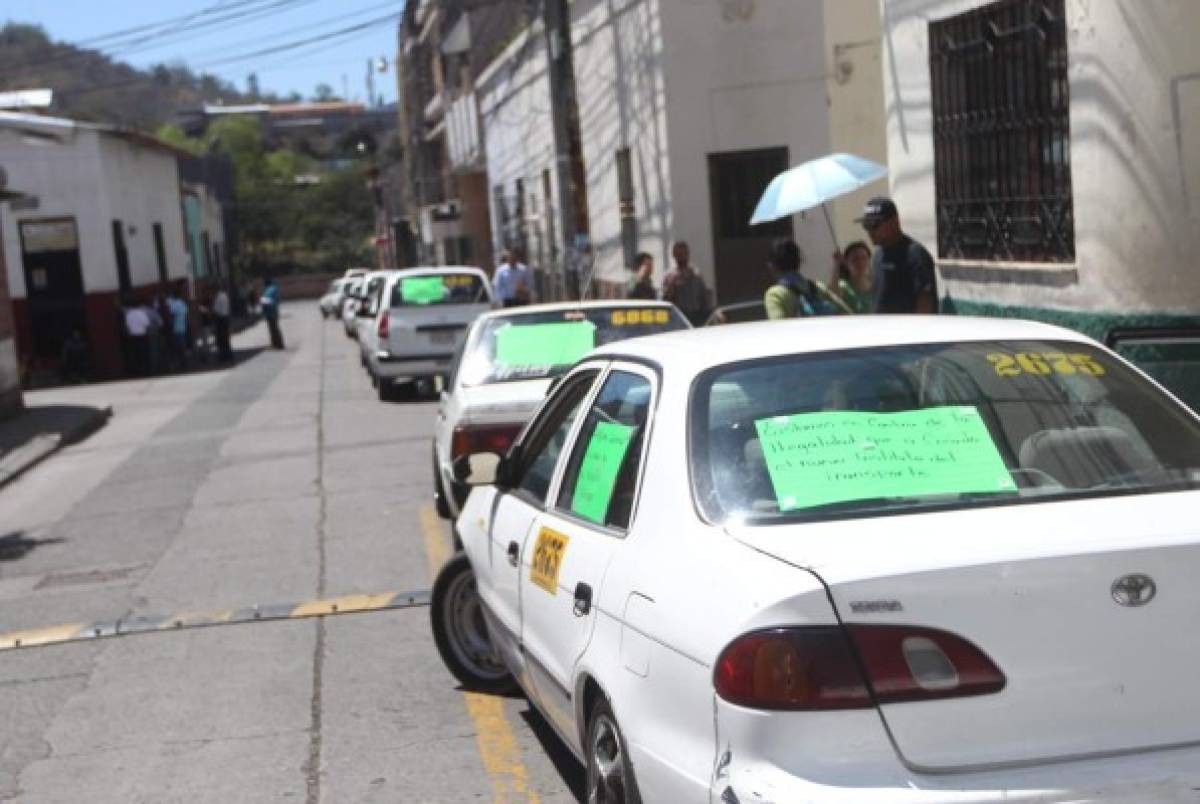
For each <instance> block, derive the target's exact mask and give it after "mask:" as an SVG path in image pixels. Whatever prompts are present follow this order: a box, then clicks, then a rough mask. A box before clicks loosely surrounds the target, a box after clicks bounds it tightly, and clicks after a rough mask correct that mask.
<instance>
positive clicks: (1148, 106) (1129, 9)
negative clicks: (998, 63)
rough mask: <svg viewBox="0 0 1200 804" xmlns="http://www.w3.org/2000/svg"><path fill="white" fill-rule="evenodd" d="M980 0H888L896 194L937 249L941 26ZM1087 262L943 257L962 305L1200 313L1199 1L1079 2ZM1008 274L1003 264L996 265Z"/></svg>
mask: <svg viewBox="0 0 1200 804" xmlns="http://www.w3.org/2000/svg"><path fill="white" fill-rule="evenodd" d="M981 5H984V3H982V2H979V0H924V1H923V2H922V1H921V0H903V2H901V0H883V9H884V29H885V33H884V52H883V68H884V69H883V74H884V92H885V108H886V110H887V139H888V157H889V163H890V166H891V176H890V184H891V188H892V195H893V196H894V197H895V199H896V202H897V204H898V206H899V208H900V211H901V214H902V216H903V219H904V224H905V228H906V229H907V230H908V231H909V233H910V234H912V235H913V236H914V237H916V238H918V239H919V240H921V241H922V242H924V243H926V244H927V245H928V246H929V248H930V250H931V251H933V250H934V249H935V246H936V243H937V229H936V221H935V211H934V210H935V206H934V204H935V197H934V174H933V170H934V162H933V140H932V130H931V128H932V112H931V108H930V78H929V58H928V24H929V22H930V21H931V20H937V19H941V18H944V17H947V16H951V15H954V14H957V13H960V12H963V11H967V10H970V9H972V8H977V7H979V6H981ZM1066 14H1067V25H1068V31H1067V43H1068V51H1069V53H1068V58H1069V84H1070V96H1071V112H1070V125H1071V142H1070V148H1071V173H1072V179H1073V191H1072V195H1073V200H1074V217H1075V252H1076V260H1075V262H1074V263H1073V264H1069V265H1047V264H1042V265H1020V264H1017V265H1009V264H999V263H987V264H985V265H982V266H981V265H978V264H969V263H955V262H952V261H949V260H939V268H940V270H941V275H942V280H943V282H942V284H943V290H944V291H946V290H948V291H949V292H950V293H951V294H952V295H953V297H954V298H955V299H957V300H963V301H967V302H983V303H989V304H997V305H1002V306H1018V307H1036V308H1058V309H1064V310H1074V311H1086V312H1088V313H1090V314H1100V313H1103V314H1112V315H1119V314H1130V313H1138V314H1155V313H1192V314H1194V313H1195V312H1196V311H1197V310H1200V273H1197V272H1196V270H1195V268H1194V261H1195V255H1196V254H1197V253H1200V49H1197V48H1196V47H1195V40H1196V36H1197V33H1200V3H1197V2H1195V0H1138V2H1136V3H1135V2H1121V1H1120V0H1105V2H1094V0H1067V3H1066ZM997 269H999V270H997Z"/></svg>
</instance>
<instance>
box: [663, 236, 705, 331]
mask: <svg viewBox="0 0 1200 804" xmlns="http://www.w3.org/2000/svg"><path fill="white" fill-rule="evenodd" d="M671 257H672V258H673V259H674V260H675V268H674V269H673V270H672V271H671V272H670V273H668V274H667V275H666V277H665V278H664V279H663V291H662V297H663V301H669V302H671V303H672V304H674V305H675V306H676V307H678V308H679V311H680V312H681V313H683V315H684V317H685V318H687V320H688V321H691V322H692V326H696V327H700V326H703V325H704V322H705V320H707V318H708V314H709V313H710V312H712V304H711V301H710V299H709V294H708V286H707V285H705V284H704V279H703V278H701V276H700V274H699V272H698V271H697V270H696V268H695V266H694V265H692V262H691V249H690V248H688V244H687V243H685V242H684V241H682V240H678V241H676V242H675V244H674V245H673V246H671Z"/></svg>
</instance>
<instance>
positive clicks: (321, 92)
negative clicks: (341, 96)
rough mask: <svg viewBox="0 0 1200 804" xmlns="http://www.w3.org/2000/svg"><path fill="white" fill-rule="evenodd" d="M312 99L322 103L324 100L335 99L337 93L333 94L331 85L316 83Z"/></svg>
mask: <svg viewBox="0 0 1200 804" xmlns="http://www.w3.org/2000/svg"><path fill="white" fill-rule="evenodd" d="M313 100H315V101H318V102H320V103H324V102H326V101H332V100H337V95H335V94H333V87H331V86H329V84H325V83H321V84H317V87H316V89H314V90H313Z"/></svg>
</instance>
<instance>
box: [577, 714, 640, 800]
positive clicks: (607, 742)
mask: <svg viewBox="0 0 1200 804" xmlns="http://www.w3.org/2000/svg"><path fill="white" fill-rule="evenodd" d="M587 735H588V738H587V744H586V745H585V746H584V750H585V751H586V754H587V802H588V804H640V802H641V800H642V797H641V796H640V795H639V794H638V789H637V781H636V780H635V779H634V778H633V763H631V762H630V761H629V749H628V748H627V747H626V745H625V737H624V736H623V735H622V734H621V728H620V727H619V726H618V725H617V718H616V716H615V715H614V714H613V711H612V706H611V705H610V704H609V703H608V700H607V699H605V698H598V699H597V700H596V703H595V704H594V705H593V706H592V711H591V713H590V714H589V716H588V731H587Z"/></svg>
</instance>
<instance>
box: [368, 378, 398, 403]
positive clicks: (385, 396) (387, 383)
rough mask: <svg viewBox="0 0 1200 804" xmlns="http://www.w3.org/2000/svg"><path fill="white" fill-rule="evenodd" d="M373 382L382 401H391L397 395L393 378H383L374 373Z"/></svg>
mask: <svg viewBox="0 0 1200 804" xmlns="http://www.w3.org/2000/svg"><path fill="white" fill-rule="evenodd" d="M371 382H372V383H374V385H375V391H376V393H378V394H379V401H380V402H391V401H392V399H393V398H394V397H395V391H394V388H395V386H393V385H392V381H391V380H386V379H381V378H380V377H376V376H375V375H374V374H372V375H371Z"/></svg>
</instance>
